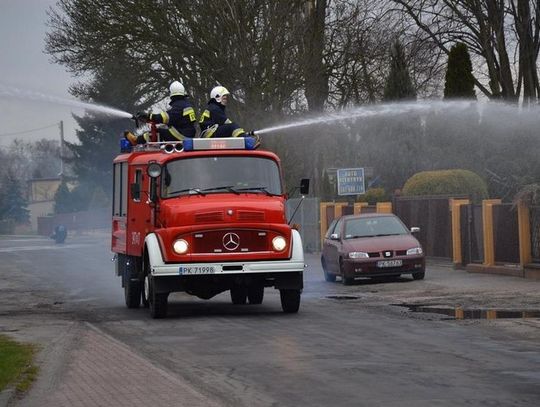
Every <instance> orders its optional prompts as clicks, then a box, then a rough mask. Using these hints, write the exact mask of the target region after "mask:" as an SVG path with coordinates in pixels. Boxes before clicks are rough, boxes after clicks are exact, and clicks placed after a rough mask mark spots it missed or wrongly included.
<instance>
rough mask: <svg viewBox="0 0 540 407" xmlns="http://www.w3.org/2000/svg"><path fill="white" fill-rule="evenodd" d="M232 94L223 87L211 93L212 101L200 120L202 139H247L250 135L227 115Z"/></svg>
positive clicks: (218, 87) (217, 87)
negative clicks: (227, 107)
mask: <svg viewBox="0 0 540 407" xmlns="http://www.w3.org/2000/svg"><path fill="white" fill-rule="evenodd" d="M229 96H230V92H229V91H228V90H227V89H226V88H225V87H223V86H216V87H215V88H214V89H212V90H211V91H210V100H209V101H208V105H207V107H206V110H205V111H204V112H203V113H202V115H201V118H200V120H199V124H200V126H201V131H202V133H201V137H205V138H208V137H245V136H247V135H248V134H246V132H245V131H244V129H243V128H241V127H240V126H239V125H238V124H236V123H234V122H232V121H231V120H230V119H229V118H228V117H227V114H226V113H225V107H226V106H227V103H228V101H229Z"/></svg>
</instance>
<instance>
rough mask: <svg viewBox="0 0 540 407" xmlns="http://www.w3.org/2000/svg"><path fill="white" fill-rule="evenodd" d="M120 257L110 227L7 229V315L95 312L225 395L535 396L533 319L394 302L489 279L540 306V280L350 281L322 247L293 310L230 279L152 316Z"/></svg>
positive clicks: (109, 329) (0, 246) (1, 257)
mask: <svg viewBox="0 0 540 407" xmlns="http://www.w3.org/2000/svg"><path fill="white" fill-rule="evenodd" d="M111 257H112V255H111V253H110V251H109V240H108V236H107V235H106V234H103V235H95V236H82V237H73V238H71V239H69V238H68V240H67V242H66V244H65V245H55V244H54V243H53V242H52V241H51V240H49V241H47V239H38V238H36V239H0V267H1V268H0V270H1V275H2V280H3V282H2V285H1V286H0V287H1V288H2V293H3V298H2V300H0V327H4V330H8V329H7V328H8V326H9V324H10V323H14V322H16V321H17V320H21V319H24V318H28V317H30V316H34V317H35V315H41V316H42V318H43V321H44V322H43V324H44V325H46V324H50V323H51V321H53V320H55V319H57V320H70V321H73V320H75V321H85V322H89V323H90V324H92V325H93V326H95V327H97V328H98V329H100V330H101V331H103V332H106V333H107V334H109V335H110V336H111V337H112V338H114V339H116V340H118V341H120V342H121V343H123V344H125V345H127V346H128V347H129V348H130V349H132V350H133V351H134V352H136V353H137V354H140V355H142V356H143V357H145V358H147V359H149V360H152V361H154V362H155V363H156V364H157V365H159V366H160V367H162V368H163V369H165V370H166V371H168V372H170V373H172V374H173V375H176V376H177V377H179V378H181V379H182V380H183V381H185V382H187V383H188V384H189V385H190V386H192V387H193V388H194V389H196V390H197V391H198V392H200V393H202V394H204V395H205V396H207V397H208V399H209V400H212V401H214V402H216V403H217V404H218V405H224V406H271V405H280V406H328V405H336V406H450V405H452V406H456V405H471V406H480V405H489V406H499V405H500V406H514V405H515V406H532V405H540V324H536V322H537V321H538V319H531V320H530V321H528V325H526V326H525V328H524V326H522V325H519V326H518V325H515V324H514V325H508V324H506V325H505V324H503V323H502V322H498V321H495V322H494V321H456V320H453V319H450V320H449V319H448V318H445V316H444V315H436V314H415V313H411V312H410V311H408V310H407V309H406V308H404V307H396V306H393V305H392V304H396V303H404V302H410V301H411V300H412V301H413V302H415V301H416V302H421V301H424V302H430V301H431V302H433V301H436V302H437V303H442V302H445V301H446V302H447V303H455V302H456V301H458V300H459V301H460V302H461V303H463V302H466V301H470V302H473V303H474V302H475V301H476V302H477V303H476V305H477V306H478V302H481V301H480V297H482V295H480V294H478V293H484V292H488V291H489V292H492V293H494V294H493V295H495V296H498V297H497V298H498V301H505V302H506V304H505V306H510V305H512V301H513V300H512V298H516V293H519V292H523V293H525V294H523V295H522V297H523V298H521V301H522V302H523V301H524V302H525V303H526V305H527V306H536V307H540V305H539V304H538V296H537V295H535V293H537V292H539V290H538V288H540V283H539V282H529V283H528V282H527V281H524V280H519V279H515V278H509V277H503V276H478V275H471V274H468V273H464V272H456V271H454V270H453V269H451V268H449V267H447V266H444V265H431V266H428V270H427V273H426V280H424V281H412V280H411V279H410V278H408V277H404V278H400V279H395V280H393V281H391V282H386V283H380V282H370V281H366V282H364V281H361V282H358V283H357V284H355V285H353V286H347V287H346V286H342V285H341V284H340V283H327V282H325V281H324V280H323V277H322V271H321V269H320V265H319V263H318V257H317V256H316V255H307V257H306V260H307V262H308V265H309V267H308V268H307V270H306V273H305V277H304V279H305V290H304V293H303V295H302V304H301V308H300V312H299V313H298V314H296V315H289V314H283V313H282V312H281V306H280V302H279V293H278V291H276V290H273V289H270V288H267V289H266V290H265V298H264V303H263V304H262V305H256V306H250V305H245V306H234V305H232V304H231V302H230V298H229V293H228V292H227V293H223V294H220V295H218V296H216V297H214V298H213V299H211V300H208V301H205V300H199V299H197V298H195V297H191V296H188V295H185V294H173V295H171V296H170V297H169V302H170V308H169V317H168V318H167V319H164V320H152V319H150V317H149V315H148V310H146V309H138V310H128V309H126V308H125V306H124V303H123V292H122V289H121V286H120V279H119V278H117V277H116V276H114V274H113V270H114V265H113V263H111V262H110V259H111ZM471 287H473V288H474V287H476V288H474V290H472V288H471ZM471 290H472V291H471ZM527 290H528V291H527ZM491 300H492V299H491ZM485 301H489V296H486V299H485ZM485 301H484V302H485ZM520 305H523V304H522V303H520ZM53 373H54V372H53ZM141 386H144V383H141ZM22 405H24V402H23V404H22Z"/></svg>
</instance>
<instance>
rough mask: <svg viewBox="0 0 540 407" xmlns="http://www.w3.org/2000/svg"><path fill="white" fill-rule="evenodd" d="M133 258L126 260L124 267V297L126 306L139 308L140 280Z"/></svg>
mask: <svg viewBox="0 0 540 407" xmlns="http://www.w3.org/2000/svg"><path fill="white" fill-rule="evenodd" d="M136 269H137V267H136V262H135V261H134V260H132V259H131V260H128V261H127V262H126V265H125V269H124V276H125V281H124V298H125V300H126V306H127V307H128V308H139V305H140V304H141V282H140V280H139V279H138V277H137V270H136Z"/></svg>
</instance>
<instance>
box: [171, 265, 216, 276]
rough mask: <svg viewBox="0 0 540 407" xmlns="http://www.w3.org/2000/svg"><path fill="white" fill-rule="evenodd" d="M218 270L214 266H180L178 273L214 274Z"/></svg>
mask: <svg viewBox="0 0 540 407" xmlns="http://www.w3.org/2000/svg"><path fill="white" fill-rule="evenodd" d="M215 272H216V270H215V268H214V266H180V267H179V268H178V273H179V274H181V275H184V274H214V273H215Z"/></svg>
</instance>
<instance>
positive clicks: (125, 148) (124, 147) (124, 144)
mask: <svg viewBox="0 0 540 407" xmlns="http://www.w3.org/2000/svg"><path fill="white" fill-rule="evenodd" d="M132 149H133V147H132V145H131V143H130V141H129V140H126V139H125V138H122V139H120V152H121V153H131V150H132Z"/></svg>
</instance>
